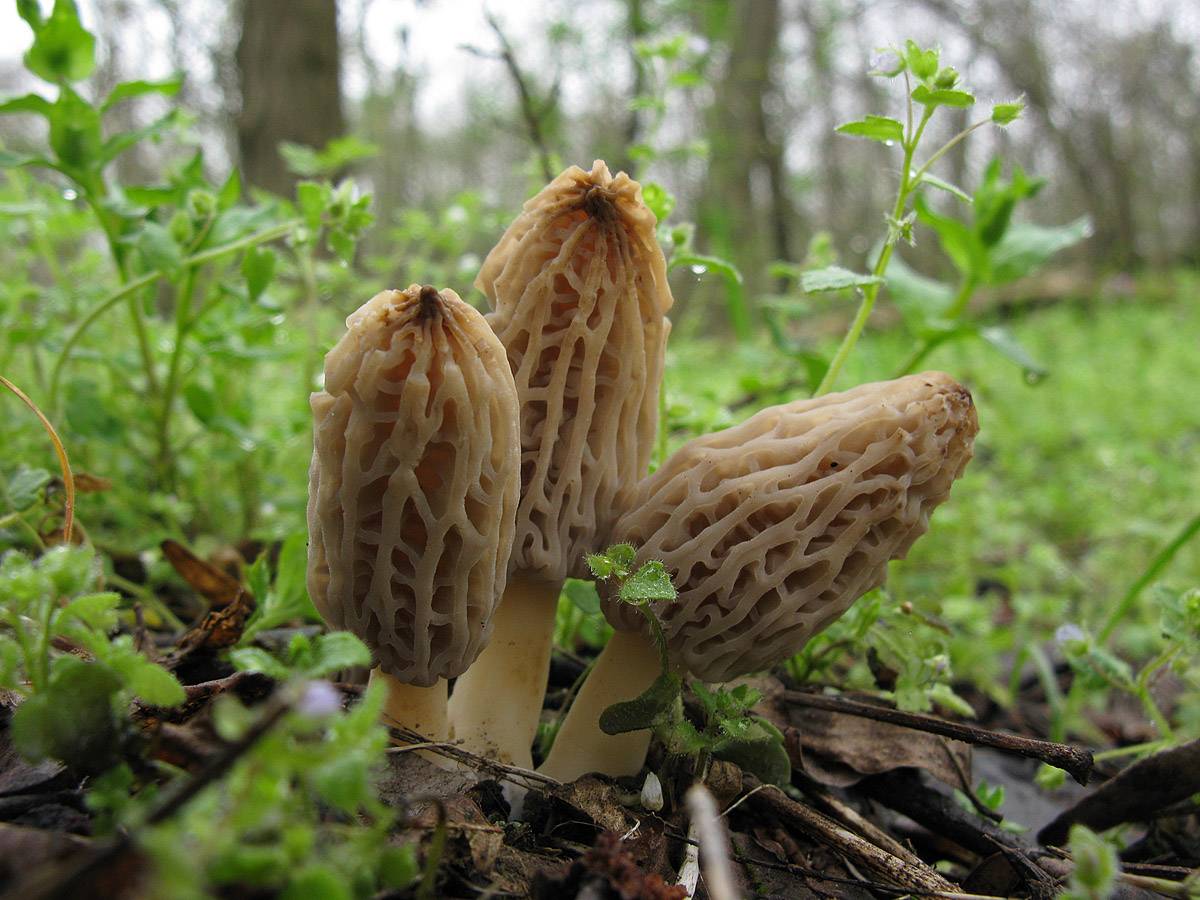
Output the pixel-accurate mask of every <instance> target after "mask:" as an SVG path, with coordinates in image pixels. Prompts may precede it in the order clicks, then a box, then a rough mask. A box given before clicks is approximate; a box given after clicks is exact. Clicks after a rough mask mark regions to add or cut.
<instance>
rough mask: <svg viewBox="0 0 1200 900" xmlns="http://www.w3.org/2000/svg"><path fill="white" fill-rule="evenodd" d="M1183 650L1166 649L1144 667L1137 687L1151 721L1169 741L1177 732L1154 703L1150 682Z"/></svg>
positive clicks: (1138, 695)
mask: <svg viewBox="0 0 1200 900" xmlns="http://www.w3.org/2000/svg"><path fill="white" fill-rule="evenodd" d="M1182 649H1183V648H1181V647H1179V646H1177V645H1176V646H1173V647H1167V648H1165V649H1164V650H1163V651H1162V652H1161V653H1159V654H1158V656H1156V657H1154V659H1152V660H1150V662H1148V663H1146V665H1144V666H1143V667H1142V671H1141V672H1139V673H1138V677H1137V682H1136V686H1135V693H1136V694H1137V697H1138V699H1139V700H1140V701H1141V703H1142V708H1143V709H1144V710H1145V711H1146V715H1148V716H1149V717H1150V720H1151V721H1152V722H1153V723H1154V727H1155V728H1157V729H1158V733H1159V735H1160V736H1162V738H1163V739H1165V740H1168V741H1171V740H1174V739H1175V731H1174V729H1172V728H1171V723H1170V722H1168V721H1167V717H1166V716H1164V715H1163V712H1162V710H1161V709H1160V708H1159V706H1158V704H1157V703H1156V702H1155V701H1154V697H1153V696H1151V694H1150V680H1151V679H1152V678H1153V677H1154V673H1155V672H1157V671H1158V670H1159V669H1161V668H1162V667H1163V666H1165V665H1168V664H1169V663H1170V662H1171V660H1173V659H1174V658H1175V657H1176V656H1177V655H1178V654H1179V652H1180V650H1182Z"/></svg>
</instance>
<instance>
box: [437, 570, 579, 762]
mask: <svg viewBox="0 0 1200 900" xmlns="http://www.w3.org/2000/svg"><path fill="white" fill-rule="evenodd" d="M559 590H560V585H559V583H558V582H557V581H546V580H545V579H541V578H537V577H536V576H533V575H530V574H528V573H523V572H516V573H514V574H513V575H512V576H511V577H510V578H509V580H508V585H507V587H506V588H505V589H504V597H503V598H502V599H501V600H500V606H499V608H498V609H497V610H496V613H495V616H494V619H493V623H494V624H493V627H492V638H491V640H490V641H489V642H488V645H487V647H485V648H484V650H483V652H482V653H480V654H479V657H478V659H476V660H475V662H474V663H472V664H471V668H469V669H467V671H466V672H464V673H463V674H462V675H461V676H459V678H458V681H456V682H455V683H454V693H453V695H452V696H451V697H450V733H451V734H452V735H453V736H454V739H455V740H456V741H461V742H462V747H463V748H464V749H466V750H469V751H471V752H472V753H475V754H478V755H480V756H486V757H489V758H491V759H495V760H498V761H499V762H502V763H509V764H511V765H514V766H520V767H521V768H524V769H531V768H533V753H532V749H531V748H532V747H533V740H534V738H535V737H536V736H537V728H538V722H539V721H540V720H541V716H542V700H543V698H544V697H545V696H546V680H547V678H548V676H549V673H550V649H551V647H552V646H553V643H554V618H555V613H556V612H557V610H558V594H559Z"/></svg>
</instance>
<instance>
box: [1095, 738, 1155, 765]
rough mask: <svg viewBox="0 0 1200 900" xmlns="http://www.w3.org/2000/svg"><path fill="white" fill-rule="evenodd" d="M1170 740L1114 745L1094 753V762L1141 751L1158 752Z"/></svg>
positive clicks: (1131, 754) (1132, 754)
mask: <svg viewBox="0 0 1200 900" xmlns="http://www.w3.org/2000/svg"><path fill="white" fill-rule="evenodd" d="M1170 743H1171V742H1170V741H1167V740H1158V741H1147V742H1146V743H1144V744H1130V745H1129V746H1128V747H1113V748H1112V749H1111V750H1101V751H1100V752H1099V753H1093V754H1092V760H1093V761H1094V762H1098V763H1100V762H1105V761H1107V760H1110V759H1119V758H1121V757H1122V756H1134V755H1136V754H1141V753H1156V752H1158V751H1159V750H1162V749H1164V748H1165V747H1167V746H1169V745H1170Z"/></svg>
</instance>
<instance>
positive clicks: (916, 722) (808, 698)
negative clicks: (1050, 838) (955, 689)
mask: <svg viewBox="0 0 1200 900" xmlns="http://www.w3.org/2000/svg"><path fill="white" fill-rule="evenodd" d="M783 699H784V700H785V701H786V702H788V703H795V704H797V705H799V706H811V707H813V708H815V709H824V710H828V711H829V712H836V713H844V714H845V715H849V716H861V717H862V718H864V719H874V720H875V721H877V722H887V723H888V724H889V725H898V726H900V727H901V728H911V729H913V730H914V731H927V732H929V733H930V734H940V735H942V736H943V737H948V738H953V739H954V740H956V741H964V742H966V743H968V744H978V745H980V746H983V747H995V748H996V749H997V750H1003V751H1006V752H1008V753H1015V754H1017V755H1019V756H1026V757H1030V758H1032V759H1038V760H1041V761H1042V762H1044V763H1049V764H1050V765H1052V766H1055V767H1057V768H1059V769H1063V770H1065V771H1066V772H1068V773H1070V775H1071V777H1072V778H1074V779H1075V780H1076V781H1078V782H1079V783H1080V784H1087V782H1088V776H1089V775H1090V774H1091V771H1092V767H1093V765H1094V763H1093V761H1092V753H1091V751H1090V750H1085V749H1083V748H1082V747H1071V746H1069V745H1067V744H1056V743H1054V742H1053V741H1039V740H1036V739H1034V738H1027V737H1021V736H1020V735H1017V734H1009V733H1008V732H1004V731H991V730H989V729H987V728H980V727H979V726H977V725H966V724H963V723H961V722H950V721H947V720H946V719H939V718H937V717H936V716H926V715H922V714H921V713H910V712H904V711H902V710H899V709H892V708H891V707H887V706H875V705H873V704H870V703H860V702H858V701H857V700H847V699H846V698H844V697H828V696H825V695H823V694H812V693H808V692H805V691H784V692H783Z"/></svg>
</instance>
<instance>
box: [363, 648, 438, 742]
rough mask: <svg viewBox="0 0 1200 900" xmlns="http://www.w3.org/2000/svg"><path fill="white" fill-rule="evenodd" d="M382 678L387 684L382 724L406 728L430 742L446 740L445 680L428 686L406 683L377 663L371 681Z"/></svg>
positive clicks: (371, 682) (372, 682)
mask: <svg viewBox="0 0 1200 900" xmlns="http://www.w3.org/2000/svg"><path fill="white" fill-rule="evenodd" d="M377 681H382V682H383V683H384V685H386V686H387V699H386V700H384V703H383V716H382V718H383V723H384V724H385V725H388V726H390V727H392V728H409V729H412V730H413V731H415V732H417V733H418V734H420V735H421V736H423V737H427V738H429V740H431V741H444V740H446V738H447V736H448V734H449V730H448V728H447V725H446V679H444V678H439V679H438V680H437V681H436V682H434V683H433V684H432V685H430V686H429V687H420V686H419V685H415V684H407V683H405V682H403V681H400V680H399V679H398V678H395V677H393V676H391V675H389V674H388V673H387V672H385V671H383V669H381V668H379V667H378V666H376V667H375V668H374V669H372V670H371V679H370V684H374V683H375V682H377Z"/></svg>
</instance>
